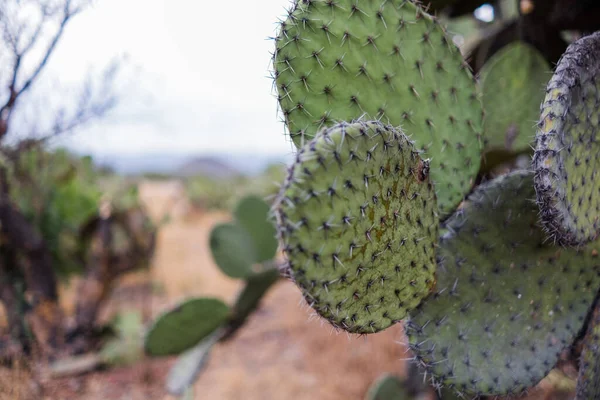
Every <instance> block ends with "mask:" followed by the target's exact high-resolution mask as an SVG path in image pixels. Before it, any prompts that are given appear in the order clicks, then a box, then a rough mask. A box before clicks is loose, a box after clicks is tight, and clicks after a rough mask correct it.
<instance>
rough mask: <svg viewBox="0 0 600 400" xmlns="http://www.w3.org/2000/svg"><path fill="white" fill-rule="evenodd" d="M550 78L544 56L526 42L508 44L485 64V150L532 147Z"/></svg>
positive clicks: (517, 149) (513, 149) (482, 78)
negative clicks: (541, 105) (536, 124)
mask: <svg viewBox="0 0 600 400" xmlns="http://www.w3.org/2000/svg"><path fill="white" fill-rule="evenodd" d="M550 76H551V72H550V67H549V65H548V63H547V62H546V59H545V58H544V56H543V55H542V54H540V53H539V52H538V51H537V50H536V49H535V48H533V47H531V46H529V45H528V44H526V43H523V42H515V43H512V44H509V45H507V46H506V47H505V48H503V49H502V50H500V51H499V52H498V53H496V54H494V55H493V56H492V58H490V60H489V61H488V62H486V64H485V65H484V66H483V68H482V70H481V74H480V83H481V92H482V97H481V101H482V103H483V107H484V109H485V110H488V112H487V114H486V116H485V119H484V124H483V128H484V129H483V130H484V141H483V142H484V147H485V148H487V149H502V150H508V151H512V152H521V151H526V150H529V149H530V148H531V144H532V142H533V140H534V138H535V123H536V121H537V119H538V118H539V115H540V114H539V113H540V104H541V103H542V101H543V100H544V94H545V87H546V84H547V83H548V80H549V79H550Z"/></svg>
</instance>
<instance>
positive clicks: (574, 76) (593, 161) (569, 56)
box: [533, 32, 600, 245]
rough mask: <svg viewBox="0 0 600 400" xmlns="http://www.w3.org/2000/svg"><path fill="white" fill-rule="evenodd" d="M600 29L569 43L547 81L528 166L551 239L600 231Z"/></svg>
mask: <svg viewBox="0 0 600 400" xmlns="http://www.w3.org/2000/svg"><path fill="white" fill-rule="evenodd" d="M599 72H600V32H597V33H595V34H593V35H591V36H587V37H584V38H582V39H580V40H578V41H576V42H574V43H573V44H571V45H570V46H569V47H568V48H567V51H566V52H565V54H564V55H563V57H562V58H561V60H560V62H559V63H558V66H557V67H556V71H555V73H554V76H553V77H552V79H551V80H550V83H549V84H548V88H547V90H546V99H545V100H544V104H543V106H542V113H541V119H540V122H539V123H538V132H537V135H536V146H535V155H534V158H533V165H534V168H535V171H536V175H535V186H536V192H537V201H538V204H539V206H540V210H541V215H542V221H543V222H544V226H545V227H546V229H547V230H548V232H549V234H550V235H551V238H552V239H553V240H555V241H556V242H558V243H560V244H563V245H581V244H585V243H587V242H589V241H592V240H594V239H595V238H596V237H598V233H599V232H600V222H599V218H600V186H599V184H598V182H600V177H599V176H598V170H597V168H600V141H599V140H598V139H597V134H598V129H599V126H600V108H599V106H598V105H599V104H600V75H599Z"/></svg>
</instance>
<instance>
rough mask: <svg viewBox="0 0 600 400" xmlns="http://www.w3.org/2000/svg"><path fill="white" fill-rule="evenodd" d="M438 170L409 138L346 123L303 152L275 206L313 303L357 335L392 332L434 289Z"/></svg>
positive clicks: (295, 271) (373, 125) (372, 125)
mask: <svg viewBox="0 0 600 400" xmlns="http://www.w3.org/2000/svg"><path fill="white" fill-rule="evenodd" d="M428 173H429V164H428V162H427V161H424V160H422V159H421V157H420V156H419V153H418V152H417V151H415V148H414V147H413V145H412V143H411V142H410V141H409V140H408V139H407V137H406V136H405V135H404V134H403V133H402V132H400V131H398V130H396V129H394V128H392V127H390V126H384V125H382V124H380V123H378V122H358V123H353V124H347V123H340V124H338V125H336V126H334V127H332V128H329V129H325V130H323V131H321V132H320V133H319V134H318V135H317V137H316V138H314V139H313V140H312V141H310V142H308V143H307V144H306V145H305V146H304V147H302V148H301V149H300V150H299V151H298V153H297V156H296V161H295V163H294V164H293V165H292V166H291V168H290V170H289V175H288V177H287V179H286V182H285V183H284V185H283V186H282V188H281V191H280V193H279V195H278V198H277V199H276V202H275V213H276V217H277V222H278V228H279V234H280V236H281V239H282V241H283V243H284V251H285V252H286V254H287V257H288V261H289V270H290V272H291V275H292V277H293V279H294V280H295V282H296V284H297V285H298V286H299V287H300V288H301V290H302V292H303V294H304V296H305V298H306V300H307V302H308V303H309V304H310V305H311V306H312V307H313V308H314V309H315V310H316V311H317V312H318V313H319V314H320V315H321V316H323V317H324V318H326V319H328V320H329V321H330V322H331V323H332V324H333V325H334V326H337V327H340V328H343V329H345V330H347V331H349V332H354V333H372V332H377V331H380V330H382V329H385V328H387V327H389V326H390V325H392V324H394V323H395V322H398V321H399V320H400V319H402V318H404V317H405V316H406V312H407V310H410V309H412V308H414V307H416V306H417V305H418V304H419V302H420V301H421V299H422V298H423V297H424V296H425V295H427V294H428V293H429V292H430V290H431V288H432V287H433V285H434V284H435V281H434V272H435V257H434V253H435V243H436V242H437V232H438V216H437V212H436V210H437V205H436V197H435V193H434V189H433V185H432V184H431V183H430V181H429V174H428Z"/></svg>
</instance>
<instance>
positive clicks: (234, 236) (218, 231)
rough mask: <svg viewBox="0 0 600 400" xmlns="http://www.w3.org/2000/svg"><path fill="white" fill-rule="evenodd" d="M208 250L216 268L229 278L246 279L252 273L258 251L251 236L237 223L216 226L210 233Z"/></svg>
mask: <svg viewBox="0 0 600 400" xmlns="http://www.w3.org/2000/svg"><path fill="white" fill-rule="evenodd" d="M209 242H210V250H211V253H212V256H213V258H214V260H215V263H216V264H217V266H218V267H219V268H220V269H221V271H222V272H223V273H224V274H225V275H227V276H229V277H231V278H247V277H249V276H252V275H253V274H254V273H255V272H254V269H253V267H254V264H255V263H256V261H257V259H258V249H257V247H256V242H255V241H254V240H253V239H252V235H251V234H250V233H248V231H246V229H244V228H243V227H242V226H240V225H239V224H237V223H223V224H218V225H217V226H215V227H214V228H213V230H212V231H211V232H210V239H209Z"/></svg>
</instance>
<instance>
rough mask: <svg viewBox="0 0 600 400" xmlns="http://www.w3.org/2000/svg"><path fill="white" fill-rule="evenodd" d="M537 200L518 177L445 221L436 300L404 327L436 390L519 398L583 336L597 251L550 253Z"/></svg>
mask: <svg viewBox="0 0 600 400" xmlns="http://www.w3.org/2000/svg"><path fill="white" fill-rule="evenodd" d="M534 199H535V192H534V189H533V174H532V173H530V172H515V173H512V174H509V175H506V176H503V177H500V178H498V179H496V180H494V181H492V182H490V183H488V184H484V185H481V186H480V187H479V188H478V189H476V191H475V192H474V193H473V194H472V195H471V196H470V198H469V199H468V201H467V202H466V203H465V205H464V207H463V208H462V209H461V210H460V211H459V212H457V213H456V214H455V215H454V216H453V217H451V218H450V220H449V221H448V230H449V232H448V233H447V234H446V235H445V236H444V237H443V238H442V240H441V241H440V244H439V250H438V260H439V263H438V272H437V286H436V292H435V293H434V294H432V295H431V296H430V297H429V298H428V299H426V300H425V301H424V302H423V303H422V305H421V307H419V309H418V310H417V311H415V312H414V313H411V317H412V318H411V320H410V321H409V322H407V324H406V333H407V335H408V336H409V341H410V347H411V349H412V350H413V352H414V354H415V355H416V358H417V360H418V361H419V362H420V363H421V365H422V366H423V367H425V368H426V369H427V370H428V372H429V373H430V374H432V375H433V377H434V380H435V384H436V385H445V386H450V387H453V388H454V389H455V390H457V391H459V392H461V393H465V392H466V393H472V394H481V395H504V394H509V393H518V392H520V391H522V390H524V389H526V388H528V387H531V386H534V385H535V384H537V383H538V382H539V381H540V380H541V379H542V378H544V377H545V376H546V374H547V373H548V372H549V371H550V370H551V369H552V368H553V367H554V365H555V364H556V361H557V360H558V357H559V354H560V352H561V351H562V350H563V349H565V348H567V347H569V346H571V344H572V342H573V340H574V338H575V337H576V336H577V335H578V334H579V332H580V330H581V329H582V327H583V324H584V322H585V318H586V316H587V314H588V310H589V308H590V306H591V305H592V303H593V301H594V297H595V296H596V293H597V289H598V287H599V285H600V276H599V267H598V265H599V260H598V258H597V255H598V253H597V250H596V248H599V247H600V244H598V243H595V247H594V246H593V245H589V246H587V247H585V248H583V249H580V250H579V251H578V250H575V249H564V248H561V247H554V246H552V245H550V244H547V241H546V236H545V234H544V232H543V229H542V228H541V227H539V226H538V224H537V218H538V209H537V207H536V205H535V202H534Z"/></svg>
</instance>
